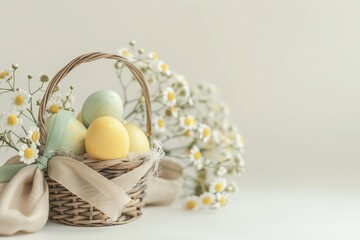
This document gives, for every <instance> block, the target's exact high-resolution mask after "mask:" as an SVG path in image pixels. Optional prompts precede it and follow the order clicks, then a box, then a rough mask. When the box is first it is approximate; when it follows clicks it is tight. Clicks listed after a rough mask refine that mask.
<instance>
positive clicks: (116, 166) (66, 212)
mask: <svg viewBox="0 0 360 240" xmlns="http://www.w3.org/2000/svg"><path fill="white" fill-rule="evenodd" d="M104 58H105V59H114V60H117V61H119V62H122V63H123V64H124V65H125V66H127V67H128V68H129V70H130V71H131V72H132V74H133V75H134V76H135V78H136V79H137V81H138V82H139V84H140V86H141V88H142V91H143V96H144V98H145V104H146V117H147V136H148V137H149V140H150V138H151V131H152V129H151V126H152V123H151V105H150V99H149V90H148V88H147V85H146V82H145V80H144V76H143V74H142V73H141V71H140V70H139V68H137V67H136V66H135V65H134V64H133V63H131V62H130V61H129V60H127V59H126V58H123V57H120V56H117V55H113V54H106V53H89V54H85V55H82V56H79V57H77V58H75V59H74V60H73V61H71V62H70V63H69V64H67V65H66V66H65V67H64V68H62V69H61V70H60V71H59V72H58V73H57V74H56V75H55V76H54V78H53V79H52V80H51V82H50V83H49V85H48V88H47V90H46V92H45V95H44V98H43V100H42V102H41V105H40V111H39V128H40V135H41V143H42V147H41V148H42V149H43V148H44V143H45V140H46V130H45V119H44V116H45V113H46V105H47V103H48V101H49V99H50V97H51V93H52V92H53V91H54V89H55V88H56V86H57V85H58V84H59V82H60V81H61V80H62V79H63V78H64V77H65V76H66V75H67V74H68V73H69V72H70V71H71V70H73V69H74V68H75V67H77V66H79V65H81V64H82V63H87V62H92V61H95V60H98V59H104ZM150 155H151V154H150ZM73 158H74V159H76V160H78V161H81V162H82V163H83V164H85V165H87V166H88V167H90V168H92V169H93V170H95V171H97V172H98V173H100V174H101V175H102V176H104V177H106V178H107V179H109V180H111V179H113V178H116V177H119V176H121V175H123V174H125V173H127V172H130V171H132V170H134V169H136V168H137V167H139V166H140V165H142V164H143V163H144V162H145V161H148V158H147V157H144V156H142V155H139V156H137V157H136V156H135V157H134V156H132V157H131V159H128V158H125V159H121V160H108V161H96V160H93V159H90V158H89V157H88V156H87V155H83V156H75V157H73ZM154 168H155V163H154V166H153V167H151V168H150V170H149V171H148V172H147V173H146V174H145V175H144V176H142V177H141V179H140V180H139V181H138V182H137V183H136V185H135V186H134V187H132V188H131V189H129V190H127V191H126V194H127V195H128V196H129V197H130V198H131V199H132V201H131V202H130V203H128V204H127V205H125V207H124V209H123V211H122V215H121V216H120V217H119V218H118V219H117V220H116V221H113V220H112V219H110V218H109V217H108V216H107V215H106V214H104V213H103V212H101V211H100V210H98V209H97V208H96V207H94V206H93V205H91V204H90V203H88V202H85V201H84V200H83V199H81V198H80V197H78V196H76V195H74V194H73V193H72V192H70V191H69V190H68V189H66V188H65V187H64V186H62V185H61V184H60V183H58V182H56V181H54V180H53V179H51V178H49V177H48V176H46V181H47V183H48V186H49V198H50V213H49V218H50V219H51V220H52V221H55V222H60V223H64V224H68V225H72V226H110V225H119V224H125V223H128V222H131V221H133V220H136V219H137V218H139V217H140V216H141V214H142V212H141V210H142V207H143V206H144V197H145V189H146V184H147V179H148V177H149V176H150V175H151V174H152V173H153V172H154Z"/></svg>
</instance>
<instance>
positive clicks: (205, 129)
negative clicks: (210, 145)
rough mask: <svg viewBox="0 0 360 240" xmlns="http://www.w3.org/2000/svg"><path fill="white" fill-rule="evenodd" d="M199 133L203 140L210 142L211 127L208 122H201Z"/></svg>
mask: <svg viewBox="0 0 360 240" xmlns="http://www.w3.org/2000/svg"><path fill="white" fill-rule="evenodd" d="M198 130H199V134H200V139H201V140H202V141H203V142H205V143H206V142H208V141H209V139H210V137H211V128H210V127H209V126H208V125H206V124H203V123H201V124H199V128H198Z"/></svg>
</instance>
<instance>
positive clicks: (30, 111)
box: [26, 101, 37, 124]
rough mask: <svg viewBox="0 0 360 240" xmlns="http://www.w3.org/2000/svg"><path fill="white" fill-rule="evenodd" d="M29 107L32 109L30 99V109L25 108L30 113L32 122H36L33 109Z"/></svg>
mask: <svg viewBox="0 0 360 240" xmlns="http://www.w3.org/2000/svg"><path fill="white" fill-rule="evenodd" d="M31 109H32V101H31V104H30V109H26V110H27V111H28V112H29V113H30V115H31V117H32V121H34V123H35V124H37V121H36V118H35V116H34V113H33V111H32V110H31Z"/></svg>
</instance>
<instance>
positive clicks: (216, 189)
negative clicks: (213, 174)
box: [210, 178, 226, 193]
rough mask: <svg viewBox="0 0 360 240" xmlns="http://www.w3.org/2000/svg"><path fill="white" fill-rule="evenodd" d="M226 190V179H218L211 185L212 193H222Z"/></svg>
mask: <svg viewBox="0 0 360 240" xmlns="http://www.w3.org/2000/svg"><path fill="white" fill-rule="evenodd" d="M225 188H226V179H225V178H216V179H214V180H213V181H212V183H211V184H210V192H213V193H221V192H222V191H224V189H225Z"/></svg>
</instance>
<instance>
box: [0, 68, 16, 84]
mask: <svg viewBox="0 0 360 240" xmlns="http://www.w3.org/2000/svg"><path fill="white" fill-rule="evenodd" d="M13 74H14V69H12V68H9V69H5V70H3V71H0V82H2V80H4V81H5V82H6V81H8V80H10V79H11V78H12V77H13Z"/></svg>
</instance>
